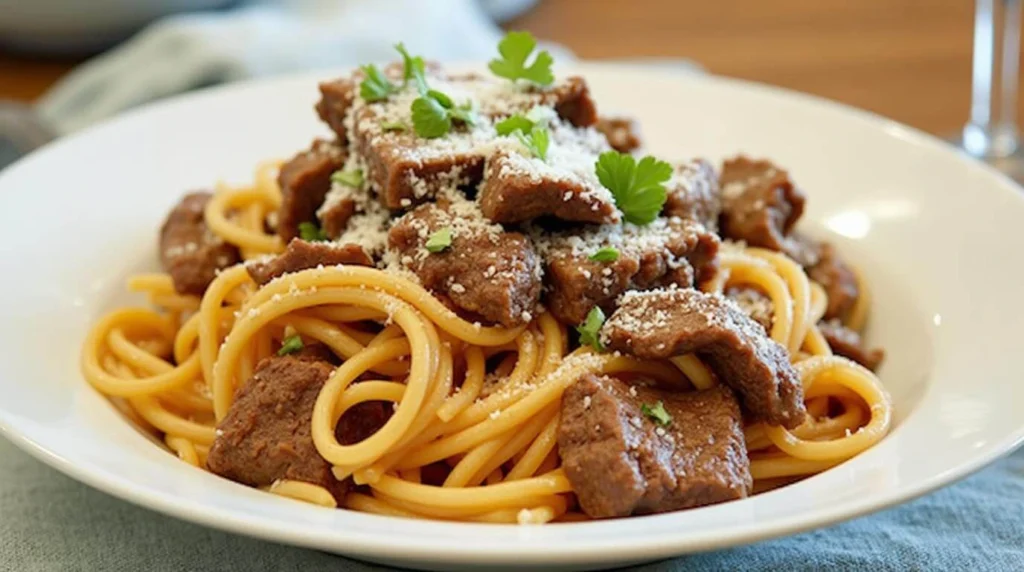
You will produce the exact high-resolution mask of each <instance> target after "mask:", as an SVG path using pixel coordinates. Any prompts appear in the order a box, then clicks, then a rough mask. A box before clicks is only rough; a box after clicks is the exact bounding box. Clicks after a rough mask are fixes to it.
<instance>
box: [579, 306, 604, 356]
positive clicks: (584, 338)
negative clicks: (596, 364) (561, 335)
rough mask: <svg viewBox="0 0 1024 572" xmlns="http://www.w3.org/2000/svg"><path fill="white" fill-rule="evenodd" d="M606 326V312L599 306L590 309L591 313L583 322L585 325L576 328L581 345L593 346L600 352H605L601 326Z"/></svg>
mask: <svg viewBox="0 0 1024 572" xmlns="http://www.w3.org/2000/svg"><path fill="white" fill-rule="evenodd" d="M603 325H604V312H602V311H601V308H600V307H599V306H594V307H593V308H591V309H590V313H589V314H587V318H586V319H585V320H583V323H582V324H580V325H578V326H576V331H577V332H578V333H579V335H580V344H581V345H585V346H592V347H593V348H594V349H595V350H597V351H599V352H603V351H604V344H603V343H601V336H600V332H601V326H603Z"/></svg>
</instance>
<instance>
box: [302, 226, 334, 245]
mask: <svg viewBox="0 0 1024 572" xmlns="http://www.w3.org/2000/svg"><path fill="white" fill-rule="evenodd" d="M299 238H301V239H302V240H305V241H306V242H323V241H325V240H328V237H327V233H326V232H324V230H323V229H322V228H320V227H319V226H317V225H316V223H314V222H300V223H299Z"/></svg>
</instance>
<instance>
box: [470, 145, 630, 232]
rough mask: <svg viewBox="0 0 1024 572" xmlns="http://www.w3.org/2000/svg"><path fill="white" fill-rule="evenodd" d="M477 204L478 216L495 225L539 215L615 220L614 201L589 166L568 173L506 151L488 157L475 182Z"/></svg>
mask: <svg viewBox="0 0 1024 572" xmlns="http://www.w3.org/2000/svg"><path fill="white" fill-rule="evenodd" d="M594 159H595V160H596V159H597V155H594ZM480 208H481V210H482V211H483V213H484V216H486V217H487V218H489V219H491V220H493V221H495V222H500V223H517V222H524V221H528V220H531V219H534V218H537V217H540V216H553V217H556V218H560V219H562V220H567V221H581V222H592V223H613V222H618V221H619V219H620V214H619V211H618V209H617V208H616V207H615V199H614V198H613V197H612V194H611V193H610V192H609V191H608V190H607V189H605V188H604V187H602V186H601V183H600V182H598V180H597V176H596V175H594V173H593V168H592V167H591V168H590V169H589V170H588V171H586V172H579V173H577V172H571V171H566V170H564V169H556V168H554V167H552V166H550V165H548V164H547V163H545V162H544V161H540V160H539V159H535V158H530V157H523V156H522V155H519V154H517V153H509V152H498V153H496V154H495V155H494V156H493V157H491V159H490V161H488V163H487V172H486V176H485V179H484V182H483V184H481V185H480Z"/></svg>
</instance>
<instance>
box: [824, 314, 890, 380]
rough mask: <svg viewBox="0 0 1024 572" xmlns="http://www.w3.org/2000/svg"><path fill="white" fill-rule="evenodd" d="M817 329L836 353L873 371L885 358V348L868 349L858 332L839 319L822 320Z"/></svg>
mask: <svg viewBox="0 0 1024 572" xmlns="http://www.w3.org/2000/svg"><path fill="white" fill-rule="evenodd" d="M818 329H819V330H821V333H822V335H824V336H825V340H826V341H827V342H828V347H830V348H832V351H833V352H835V353H836V354H837V355H841V356H843V357H844V358H848V359H851V360H853V361H855V362H857V363H859V364H860V365H862V366H864V367H866V368H868V369H870V370H871V371H875V370H877V369H878V366H879V365H881V364H882V360H884V359H885V350H883V349H881V348H875V349H868V347H867V345H866V344H865V343H864V340H863V339H861V337H860V334H858V333H857V332H855V331H853V330H851V329H850V328H847V327H846V326H844V325H843V324H842V323H840V322H839V320H836V319H832V320H824V321H821V322H818Z"/></svg>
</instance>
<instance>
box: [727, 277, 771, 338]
mask: <svg viewBox="0 0 1024 572" xmlns="http://www.w3.org/2000/svg"><path fill="white" fill-rule="evenodd" d="M725 297H726V298H728V299H730V300H732V301H733V302H736V305H737V306H739V308H740V310H743V313H744V314H746V315H748V316H750V318H751V319H752V320H754V321H755V322H757V323H758V324H760V325H761V327H762V328H764V331H765V332H767V333H769V334H770V333H771V331H772V323H773V322H774V321H775V307H774V306H772V299H771V298H769V297H768V296H767V295H766V294H765V293H764V292H762V291H760V290H758V289H757V288H753V287H751V286H733V287H730V288H727V289H726V290H725Z"/></svg>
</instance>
